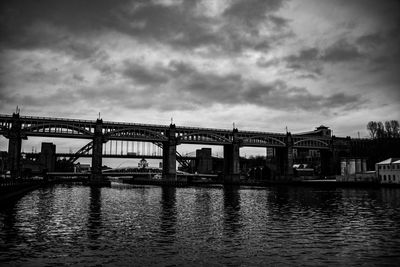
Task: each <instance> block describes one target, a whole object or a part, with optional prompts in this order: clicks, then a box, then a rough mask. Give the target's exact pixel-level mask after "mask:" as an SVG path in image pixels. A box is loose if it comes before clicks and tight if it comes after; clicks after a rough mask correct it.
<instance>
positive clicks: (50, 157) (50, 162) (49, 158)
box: [40, 142, 56, 172]
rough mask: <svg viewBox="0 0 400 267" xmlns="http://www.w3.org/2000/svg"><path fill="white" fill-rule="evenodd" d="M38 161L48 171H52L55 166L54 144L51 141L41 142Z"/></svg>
mask: <svg viewBox="0 0 400 267" xmlns="http://www.w3.org/2000/svg"><path fill="white" fill-rule="evenodd" d="M40 163H41V164H42V165H43V166H44V169H46V170H47V171H49V172H53V171H54V170H55V167H56V145H54V144H53V143H46V142H43V143H42V148H41V152H40Z"/></svg>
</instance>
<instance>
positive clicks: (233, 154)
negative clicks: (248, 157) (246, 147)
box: [224, 128, 240, 184]
mask: <svg viewBox="0 0 400 267" xmlns="http://www.w3.org/2000/svg"><path fill="white" fill-rule="evenodd" d="M237 133H238V129H236V128H235V129H233V140H232V144H228V145H224V183H226V184H231V183H238V182H239V181H240V156H239V150H240V142H239V140H238V138H237Z"/></svg>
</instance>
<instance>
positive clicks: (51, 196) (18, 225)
mask: <svg viewBox="0 0 400 267" xmlns="http://www.w3.org/2000/svg"><path fill="white" fill-rule="evenodd" d="M0 227H1V231H0V251H1V254H0V265H1V264H15V265H40V266H44V265H47V266H55V265H60V264H61V265H63V264H66V265H86V266H93V265H100V264H101V265H110V266H114V265H132V266H149V265H157V266H158V265H159V266H164V265H186V266H187V265H210V266H222V265H246V266H247V265H251V266H260V265H264V266H265V265H319V266H324V265H332V266H337V265H380V264H385V263H386V264H389V265H396V263H398V262H399V261H400V189H395V188H393V189H391V188H380V189H339V188H337V189H318V188H306V187H304V188H303V187H270V188H262V189H260V188H243V187H242V188H170V187H165V188H162V187H150V186H149V187H130V186H118V185H113V187H112V188H102V189H98V188H90V187H85V186H55V187H51V188H45V189H39V190H36V191H33V192H31V193H29V194H27V195H26V196H24V197H23V198H21V199H20V200H18V201H17V202H15V203H10V204H9V205H7V206H5V207H2V208H1V209H0Z"/></svg>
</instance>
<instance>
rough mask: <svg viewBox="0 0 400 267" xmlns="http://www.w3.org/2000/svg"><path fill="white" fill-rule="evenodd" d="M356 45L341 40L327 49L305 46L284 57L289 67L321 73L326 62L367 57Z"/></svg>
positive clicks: (341, 61)
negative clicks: (296, 52)
mask: <svg viewBox="0 0 400 267" xmlns="http://www.w3.org/2000/svg"><path fill="white" fill-rule="evenodd" d="M365 57H366V56H365V55H364V54H363V53H361V51H360V50H359V49H358V47H357V46H356V45H352V44H349V43H348V42H347V41H345V40H339V41H337V42H335V43H333V44H332V45H331V46H329V47H327V48H326V49H319V48H315V47H313V48H305V49H302V50H300V52H299V53H298V54H296V55H290V56H288V57H286V58H284V61H285V62H286V64H287V67H288V68H289V69H293V70H296V71H303V72H306V73H307V74H313V75H321V74H322V72H323V65H324V64H326V63H331V64H335V63H349V62H355V61H358V60H361V59H363V58H365Z"/></svg>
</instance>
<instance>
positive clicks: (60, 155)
mask: <svg viewBox="0 0 400 267" xmlns="http://www.w3.org/2000/svg"><path fill="white" fill-rule="evenodd" d="M24 154H25V155H26V157H27V158H38V157H39V155H40V153H24ZM102 156H103V158H127V159H142V158H145V159H162V158H163V156H162V155H133V154H120V155H119V154H103V155H102ZM56 157H57V158H74V157H77V158H91V157H93V154H77V153H56ZM181 159H183V160H195V159H196V157H194V156H183V155H181Z"/></svg>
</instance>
